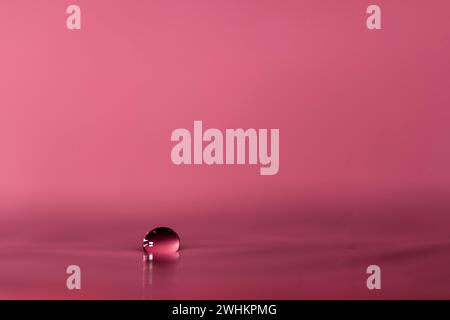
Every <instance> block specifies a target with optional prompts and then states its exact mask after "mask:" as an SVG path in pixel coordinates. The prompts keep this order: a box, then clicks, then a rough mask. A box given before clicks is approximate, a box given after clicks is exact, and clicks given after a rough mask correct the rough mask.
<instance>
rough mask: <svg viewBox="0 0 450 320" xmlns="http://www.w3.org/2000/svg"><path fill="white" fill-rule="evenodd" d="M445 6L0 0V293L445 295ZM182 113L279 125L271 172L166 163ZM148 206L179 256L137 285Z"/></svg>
mask: <svg viewBox="0 0 450 320" xmlns="http://www.w3.org/2000/svg"><path fill="white" fill-rule="evenodd" d="M72 3H76V4H78V5H79V6H80V7H81V10H82V30H80V31H69V30H67V29H66V24H65V20H66V17H67V14H66V13H65V11H66V8H67V6H68V5H70V4H72ZM373 3H376V4H378V5H379V6H380V7H381V9H382V30H380V31H369V30H368V29H367V28H366V17H367V14H366V8H367V6H368V5H369V4H373ZM449 12H450V3H449V2H448V1H446V0H442V1H439V0H432V1H424V0H421V1H418V0H417V1H416V0H414V1H408V2H405V1H400V0H393V1H382V0H376V1H361V0H359V1H357V0H346V1H331V0H329V1H325V0H321V1H317V0H308V1H299V0H295V1H288V0H286V1H275V0H270V1H264V0H258V1H256V0H241V1H238V0H231V1H225V0H223V1H219V0H212V1H211V0H195V1H174V0H152V1H137V0H134V1H133V0H127V1H125V0H120V1H119V0H115V1H112V0H95V1H86V0H84V1H83V0H77V1H51V0H39V1H32V0H27V1H25V0H1V1H0V41H1V50H0V298H3V299H16V298H19V299H31V298H38V299H47V298H58V299H59V298H61V299H73V298H75V299H77V298H86V299H97V298H111V299H116V298H125V299H140V298H153V299H163V298H175V299H179V298H184V299H188V298H192V299H197V298H208V299H209V298H225V299H228V298H255V299H259V298H264V299H266V298H267V299H270V298H274V299H278V298H286V299H301V298H326V299H328V298H338V299H341V298H356V299H359V298H388V299H391V298H450V232H449V231H450V215H449V213H450V197H449V196H450V169H449V163H450V148H449V139H450V127H449V125H448V124H449V120H450V111H449V106H450V93H449V83H450V81H449V80H450V62H449V54H450V41H449V30H450V20H449V18H448V14H449ZM194 120H202V121H203V125H204V128H219V129H222V130H224V129H225V128H241V127H242V128H256V129H258V128H279V129H280V171H279V173H278V174H277V175H275V176H260V175H259V167H258V166H207V165H203V166H175V165H173V164H172V162H171V160H170V151H171V148H172V146H173V143H171V142H170V134H171V132H172V130H174V129H176V128H188V129H190V130H192V128H193V121H194ZM159 225H165V226H170V227H172V228H174V229H175V230H176V231H177V232H178V233H179V235H180V237H181V240H182V250H181V252H180V253H181V257H180V258H179V259H178V260H177V261H176V262H173V263H159V264H158V263H157V262H156V261H155V262H153V263H154V264H155V265H154V266H153V269H152V270H153V271H151V272H153V274H152V275H151V278H152V280H151V282H152V283H151V284H150V283H149V281H148V279H147V278H148V276H149V275H148V265H145V264H144V265H143V263H142V261H141V260H142V253H141V251H140V245H141V241H142V237H143V236H144V234H145V233H146V232H147V231H148V230H150V229H151V228H153V227H155V226H159ZM69 264H77V265H80V267H81V269H82V275H83V278H82V290H81V291H69V290H67V289H66V285H65V281H66V278H67V275H66V274H65V269H66V267H67V266H68V265H69ZM371 264H377V265H379V266H380V267H381V268H382V287H383V289H382V290H381V291H377V292H374V291H369V290H367V288H366V282H365V281H366V278H367V275H366V273H365V269H366V268H367V266H368V265H371ZM143 269H144V270H143ZM146 272H147V273H146Z"/></svg>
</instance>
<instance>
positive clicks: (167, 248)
mask: <svg viewBox="0 0 450 320" xmlns="http://www.w3.org/2000/svg"><path fill="white" fill-rule="evenodd" d="M142 248H143V249H144V251H145V252H146V253H147V254H154V253H155V254H168V253H174V252H177V251H178V249H179V248H180V238H179V237H178V235H177V233H176V232H175V231H173V230H172V229H170V228H167V227H158V228H155V229H153V230H151V231H149V232H148V233H147V234H146V235H145V238H144V242H143V244H142Z"/></svg>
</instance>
